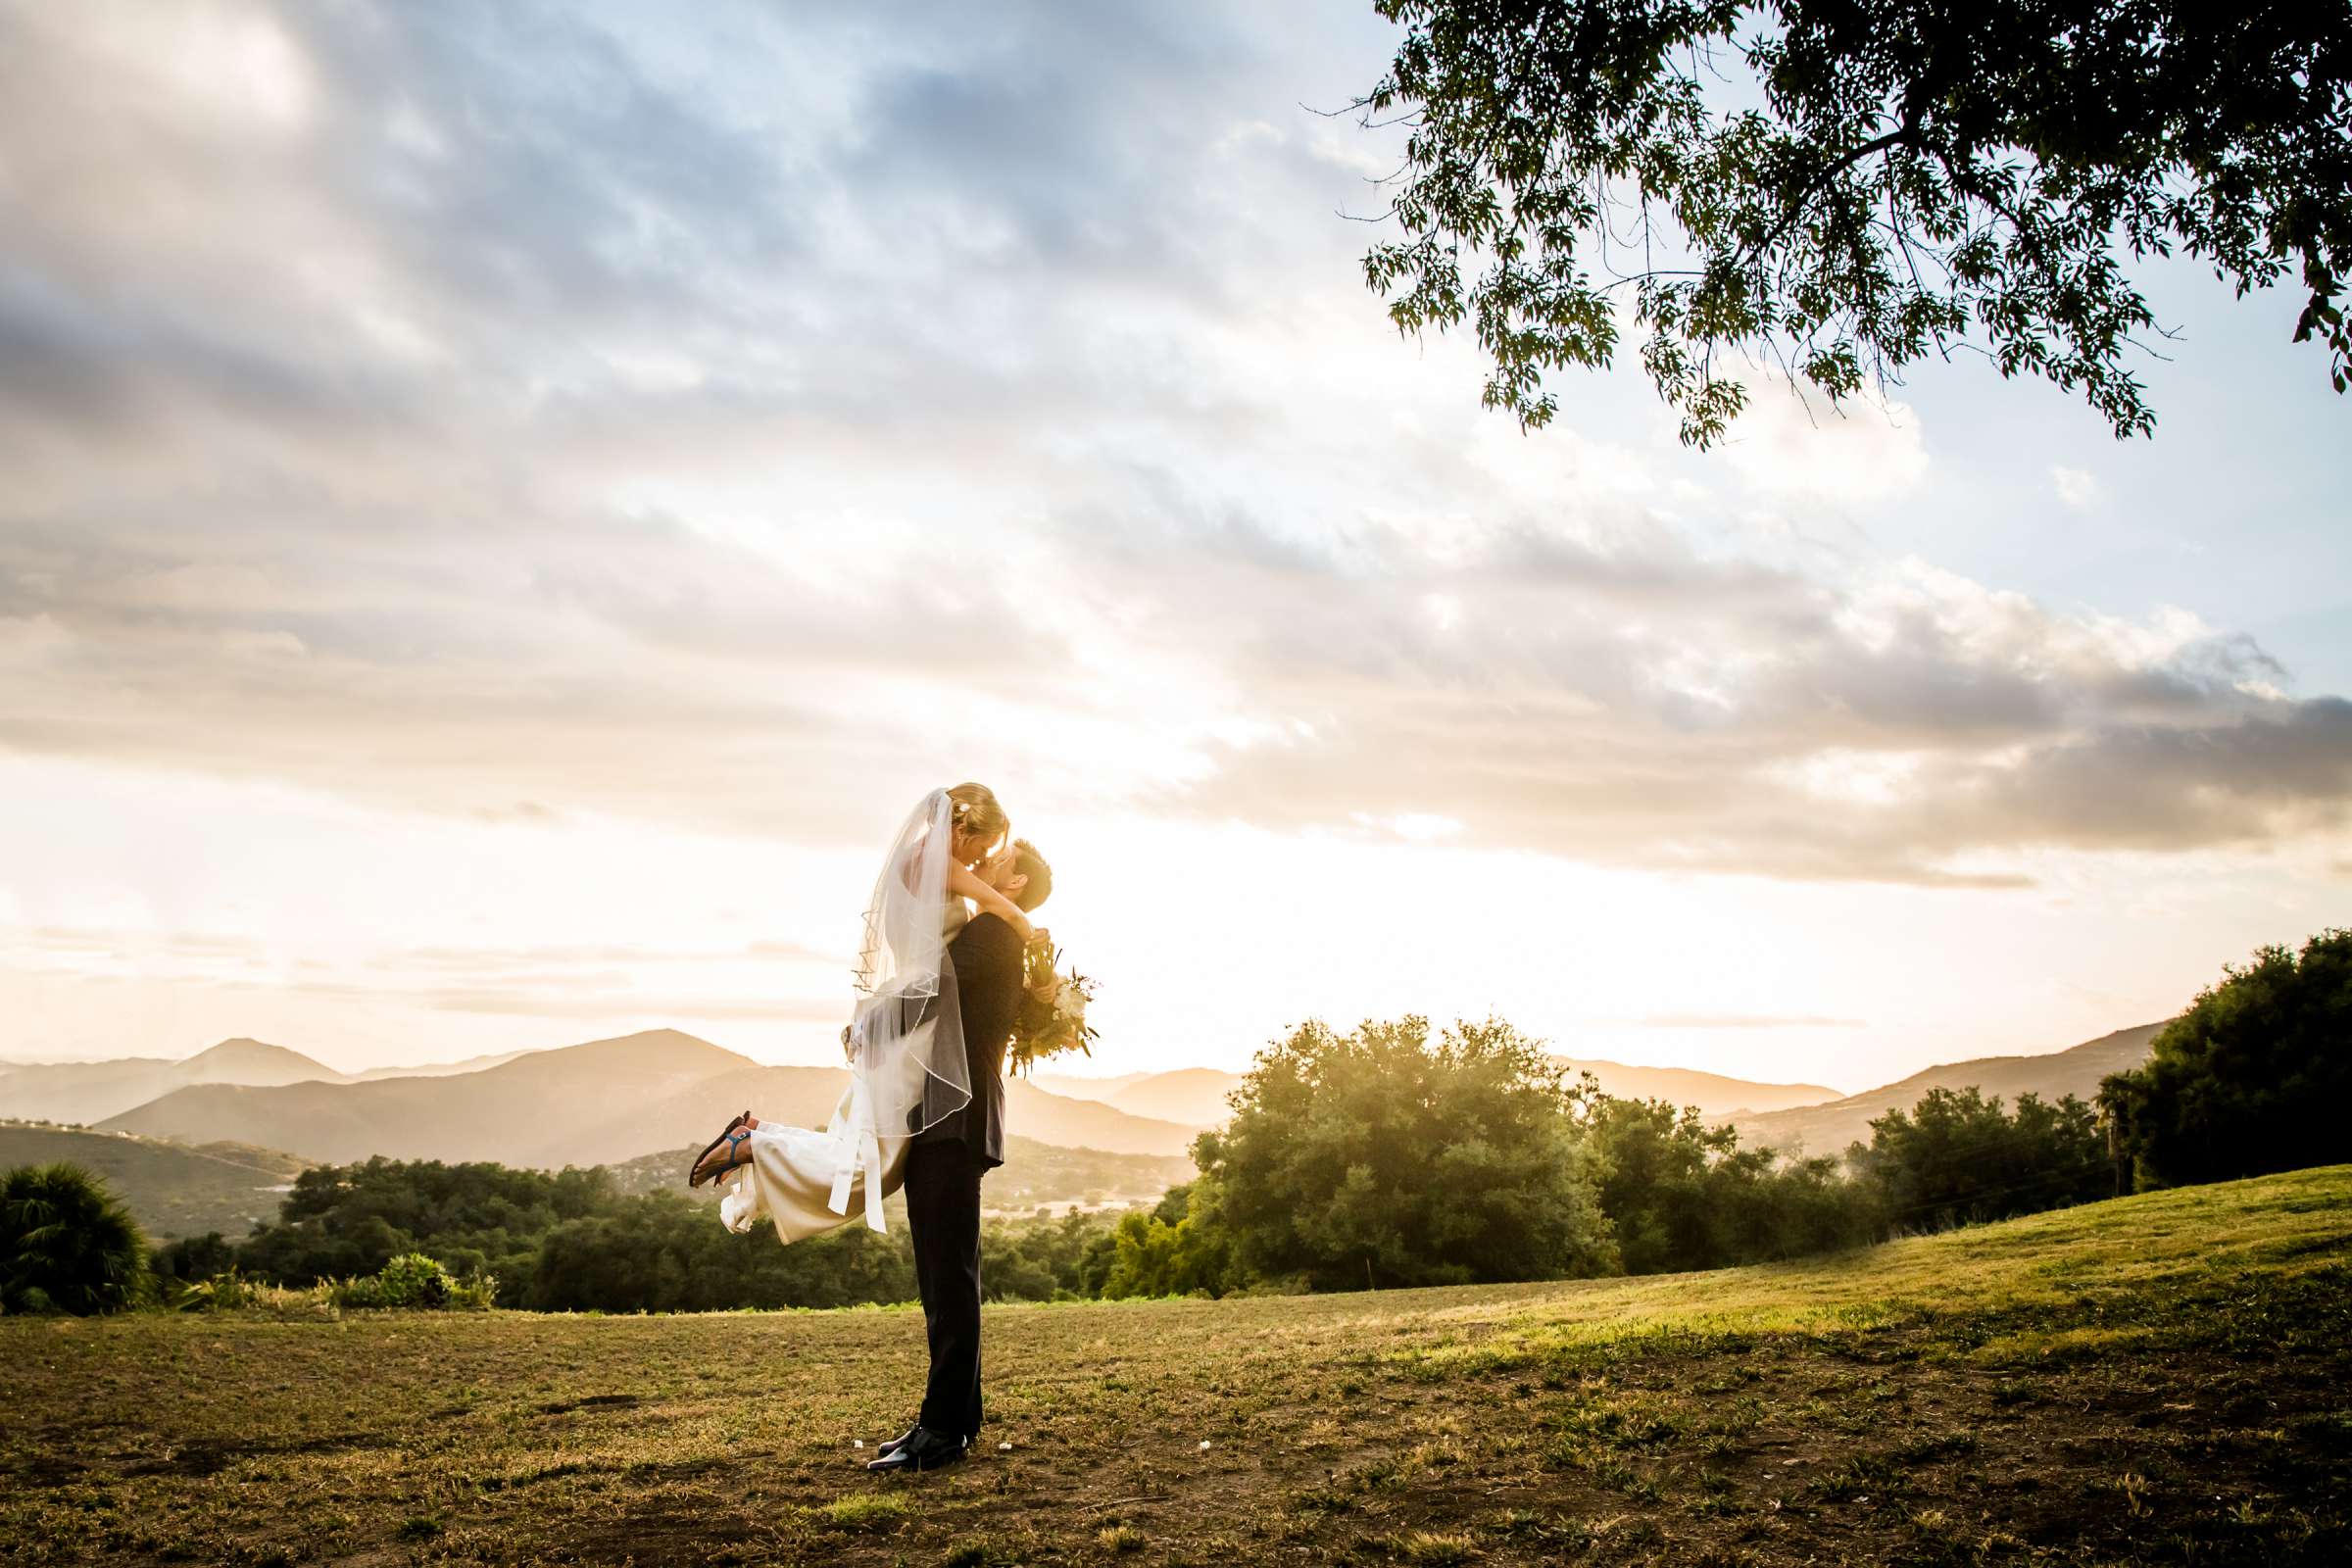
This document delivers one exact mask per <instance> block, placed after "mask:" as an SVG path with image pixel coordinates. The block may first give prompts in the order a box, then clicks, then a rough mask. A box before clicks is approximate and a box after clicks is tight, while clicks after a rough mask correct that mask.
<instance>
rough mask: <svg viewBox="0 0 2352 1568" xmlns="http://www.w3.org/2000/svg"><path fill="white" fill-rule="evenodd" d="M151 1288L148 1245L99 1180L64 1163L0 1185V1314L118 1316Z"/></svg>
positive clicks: (23, 1169) (21, 1172) (18, 1174)
mask: <svg viewBox="0 0 2352 1568" xmlns="http://www.w3.org/2000/svg"><path fill="white" fill-rule="evenodd" d="M149 1285H150V1276H149V1274H148V1270H147V1239H146V1238H145V1237H144V1236H142V1235H141V1234H140V1233H139V1226H138V1221H136V1220H134V1219H132V1218H131V1217H130V1211H129V1210H128V1209H126V1208H124V1207H123V1204H122V1202H121V1201H119V1200H118V1199H116V1197H115V1196H114V1194H113V1193H111V1192H109V1191H108V1190H107V1186H106V1183H105V1181H104V1180H103V1179H101V1178H100V1177H97V1176H94V1175H92V1174H91V1173H90V1172H88V1171H86V1170H83V1169H82V1168H81V1167H80V1166H78V1165H69V1164H63V1163H60V1164H55V1165H23V1166H19V1167H18V1168H17V1169H15V1170H12V1171H10V1172H9V1173H8V1174H7V1175H6V1176H5V1177H4V1178H0V1312H72V1313H74V1314H75V1315H77V1316H86V1315H88V1314H90V1313H93V1312H117V1311H121V1310H122V1309H123V1307H126V1306H131V1305H135V1304H136V1303H138V1302H139V1301H141V1300H143V1299H146V1297H147V1295H148V1291H149Z"/></svg>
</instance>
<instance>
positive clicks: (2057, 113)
mask: <svg viewBox="0 0 2352 1568" xmlns="http://www.w3.org/2000/svg"><path fill="white" fill-rule="evenodd" d="M1376 8H1377V9H1378V10H1379V12H1380V14H1381V15H1382V16H1384V17H1387V18H1388V19H1389V20H1390V21H1392V22H1396V23H1398V24H1400V25H1402V26H1403V28H1404V36H1403V39H1402V41H1401V42H1400V43H1399V45H1398V47H1397V54H1396V58H1395V60H1394V62H1393V63H1392V65H1391V68H1390V71H1389V73H1388V74H1387V75H1386V76H1385V77H1383V78H1382V79H1381V80H1380V81H1379V82H1378V83H1377V84H1376V85H1375V86H1374V87H1373V88H1372V90H1371V91H1370V92H1369V93H1367V94H1366V95H1365V96H1364V97H1363V98H1361V99H1359V100H1358V101H1357V104H1356V106H1355V107H1356V108H1357V109H1358V110H1360V111H1361V112H1362V115H1363V119H1364V120H1365V122H1366V123H1373V122H1375V121H1382V120H1388V121H1393V120H1398V119H1400V120H1402V121H1404V122H1405V123H1408V124H1409V125H1410V127H1411V131H1410V140H1409V142H1408V145H1407V150H1406V154H1405V160H1404V164H1403V167H1402V169H1401V170H1400V171H1399V172H1398V176H1397V192H1396V195H1395V199H1394V202H1393V203H1392V205H1391V206H1390V208H1389V210H1388V212H1387V214H1386V215H1384V216H1386V217H1389V218H1393V219H1395V220H1396V221H1397V223H1398V224H1399V225H1400V226H1401V228H1402V230H1403V236H1404V237H1403V238H1402V239H1400V240H1395V241H1386V242H1382V243H1379V244H1376V245H1374V246H1373V247H1372V249H1371V250H1370V251H1369V252H1368V253H1367V254H1366V255H1365V258H1364V275H1365V279H1366V281H1367V283H1368V284H1369V285H1370V286H1371V288H1372V289H1373V290H1374V291H1375V292H1376V293H1379V294H1381V295H1382V296H1384V297H1385V298H1386V299H1387V300H1388V301H1389V315H1390V317H1391V319H1393V320H1395V322H1396V323H1397V327H1398V328H1399V329H1400V330H1402V331H1405V332H1410V333H1416V334H1417V333H1420V332H1423V331H1425V330H1427V329H1429V328H1431V327H1436V328H1438V329H1440V330H1444V329H1446V328H1448V327H1452V326H1455V325H1458V324H1459V323H1460V322H1461V321H1462V320H1464V319H1465V318H1469V319H1475V322H1476V329H1477V334H1478V340H1479V343H1480V345H1481V346H1482V347H1483V348H1484V349H1485V350H1486V353H1487V356H1488V359H1489V361H1490V376H1489V379H1488V382H1487V387H1486V402H1487V405H1488V406H1489V407H1491V408H1499V409H1508V410H1509V411H1511V412H1512V413H1513V414H1515V415H1516V416H1517V417H1519V419H1520V421H1521V422H1522V424H1524V425H1529V426H1533V425H1540V424H1543V423H1544V422H1545V421H1546V420H1548V419H1549V418H1550V417H1551V416H1552V413H1553V411H1554V401H1553V398H1552V395H1551V394H1550V393H1549V392H1548V391H1546V390H1545V389H1544V377H1545V374H1546V372H1548V371H1552V370H1556V369H1560V368H1565V367H1568V366H1572V365H1575V366H1587V367H1599V366H1605V365H1607V364H1609V363H1610V362H1611V360H1612V359H1613V358H1614V355H1615V353H1616V349H1617V338H1618V333H1619V331H1620V329H1621V327H1624V326H1630V327H1631V328H1632V329H1633V330H1635V331H1637V332H1639V333H1642V335H1643V337H1642V345H1641V351H1640V352H1641V359H1642V368H1643V369H1644V370H1646V371H1647V372H1648V374H1649V377H1650V379H1651V381H1652V382H1653V383H1654V384H1655V385H1656V387H1657V389H1658V392H1659V394H1660V395H1661V396H1662V397H1663V398H1664V399H1665V400H1666V401H1667V403H1668V404H1669V405H1671V406H1672V407H1674V408H1675V409H1676V410H1677V411H1679V412H1680V414H1681V416H1682V420H1683V439H1684V440H1685V441H1687V442H1691V443H1693V444H1695V445H1698V446H1702V447H1703V446H1706V445H1708V444H1710V443H1712V442H1714V441H1716V440H1718V439H1720V438H1721V437H1722V436H1723V434H1724V433H1725V430H1726V428H1727V426H1728V425H1729V423H1730V421H1731V420H1732V419H1733V418H1734V417H1737V415H1738V414H1739V412H1740V407H1741V404H1742V402H1743V399H1744V392H1743V389H1742V387H1741V384H1740V381H1739V380H1737V379H1735V378H1733V377H1732V376H1730V375H1728V374H1727V373H1726V372H1725V369H1724V365H1725V363H1726V361H1727V360H1734V361H1736V360H1743V359H1749V358H1753V359H1757V360H1770V361H1774V362H1777V363H1778V364H1779V365H1780V366H1781V367H1783V368H1785V369H1786V370H1787V371H1788V372H1789V375H1790V376H1791V377H1792V378H1801V379H1802V380H1804V381H1808V382H1810V383H1811V384H1812V385H1813V386H1814V387H1817V388H1818V389H1820V390H1821V391H1822V392H1823V393H1825V394H1827V395H1828V396H1829V397H1830V398H1831V399H1832V400H1833V401H1836V400H1841V399H1843V398H1846V397H1848V396H1851V395H1853V394H1855V393H1857V392H1859V391H1861V390H1862V389H1863V388H1864V387H1865V386H1866V385H1867V384H1869V382H1870V381H1871V380H1873V379H1874V378H1877V379H1881V380H1892V379H1897V378H1899V375H1900V372H1901V370H1902V368H1903V367H1905V366H1907V365H1910V364H1912V363H1914V362H1916V361H1918V360H1919V359H1921V358H1922V357H1923V356H1926V355H1929V354H1937V355H1942V356H1944V357H1947V358H1948V357H1949V356H1950V355H1951V354H1952V353H1953V352H1954V351H1956V350H1960V349H1963V348H1968V349H1974V350H1976V351H1978V352H1982V353H1984V354H1985V355H1986V356H1987V357H1988V358H1989V360H1990V362H1991V364H1992V365H1993V366H1994V367H1995V368H1997V369H1998V370H1999V371H2000V373H2001V374H2002V375H2003V376H2004V377H2006V376H2011V375H2016V374H2019V373H2021V372H2022V373H2028V374H2034V375H2039V376H2042V377H2045V378H2047V379H2048V380H2050V381H2052V382H2054V383H2055V384H2056V385H2058V386H2060V387H2063V388H2067V389H2070V390H2072V389H2077V388H2080V390H2081V392H2082V396H2083V397H2084V398H2086V399H2087V400H2088V402H2089V403H2090V404H2091V406H2092V407H2093V408H2095V409H2097V410H2098V412H2099V413H2100V414H2101V415H2103V416H2104V417H2106V418H2107V420H2108V421H2109V423H2110V424H2111V425H2112V426H2113V427H2114V429H2115V432H2116V434H2117V435H2119V436H2124V435H2130V434H2131V433H2134V432H2145V431H2147V430H2149V429H2151V428H2152V427H2153V425H2154V419H2155V416H2154V414H2153V412H2152V411H2151V410H2150V409H2149V408H2148V406H2147V405H2146V403H2145V402H2144V401H2143V399H2142V397H2141V389H2140V385H2139V382H2138V380H2137V379H2136V378H2135V377H2134V376H2133V375H2132V373H2131V370H2130V369H2129V368H2127V366H2126V364H2125V358H2126V352H2127V350H2128V349H2129V348H2130V347H2131V346H2132V345H2133V344H2134V342H2135V341H2136V340H2137V337H2138V335H2139V334H2141V333H2143V332H2145V331H2147V330H2148V329H2149V328H2150V327H2152V326H2153V325H2154V318H2153V315H2152V313H2151V312H2150V310H2149V308H2148V305H2147V302H2146V300H2145V299H2144V298H2143V297H2142V296H2141V294H2140V292H2139V290H2138V289H2137V288H2136V287H2135V286H2134V285H2133V284H2132V282H2131V279H2130V276H2129V275H2128V272H2127V269H2126V259H2127V258H2137V257H2143V256H2147V255H2150V254H2156V255H2165V254H2170V253H2171V252H2173V251H2175V250H2178V251H2180V252H2183V253H2185V254H2187V255H2190V256H2193V257H2196V258H2198V259H2200V260H2201V261H2204V262H2206V263H2209V264H2210V265H2211V266H2212V268H2213V270H2214V271H2215V272H2216V273H2217V274H2218V275H2220V276H2222V277H2225V278H2227V279H2229V281H2230V282H2232V283H2233V284H2234V285H2235V286H2236V288H2237V290H2238V292H2240V293H2241V294H2242V293H2244V292H2246V291H2247V290H2249V289H2253V288H2259V287H2267V286H2270V285H2272V284H2275V283H2278V282H2280V281H2282V280H2285V279H2287V278H2288V277H2289V276H2290V275H2293V274H2296V273H2299V282H2300V284H2301V286H2302V288H2303V289H2304V290H2305V291H2306V303H2305V305H2304V309H2303V312H2302V316H2301V318H2300V319H2299V320H2298V321H2297V322H2296V326H2295V334H2294V335H2295V340H2296V341H2297V342H2302V341H2305V340H2308V339H2312V338H2318V339H2320V340H2321V341H2322V342H2324V343H2325V344H2327V347H2328V349H2329V350H2330V356H2331V361H2330V366H2329V374H2330V377H2331V379H2332V381H2333V384H2334V386H2335V389H2336V391H2338V392H2339V393H2340V392H2342V391H2343V390H2344V389H2345V386H2346V384H2347V379H2348V376H2352V367H2348V363H2347V356H2348V355H2352V337H2348V336H2347V333H2346V325H2345V321H2344V317H2343V314H2342V311H2341V309H2340V308H2339V303H2338V302H2339V299H2340V296H2341V294H2342V291H2343V286H2344V285H2343V280H2344V277H2345V274H2346V271H2347V269H2352V42H2348V40H2352V24H2348V22H2347V18H2346V15H2345V11H2344V7H2343V5H2342V4H2341V3H2340V0H2338V3H2330V4H2316V5H2315V4H2309V3H2299V0H2246V3H2243V4H2238V5H2232V6H2197V5H2190V4H2187V3H2185V0H1978V3H1976V4H1972V5H1959V6H1955V5H1945V4H1931V3H1927V0H1865V3H1855V0H1376ZM1466 267H1467V268H1469V269H1472V270H1475V276H1471V277H1466V276H1465V268H1466ZM1719 356H1722V357H1723V358H1719Z"/></svg>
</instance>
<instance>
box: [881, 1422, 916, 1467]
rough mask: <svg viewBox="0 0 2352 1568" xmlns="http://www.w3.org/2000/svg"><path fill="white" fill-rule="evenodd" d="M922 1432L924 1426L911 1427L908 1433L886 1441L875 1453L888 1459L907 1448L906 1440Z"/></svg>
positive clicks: (905, 1432)
mask: <svg viewBox="0 0 2352 1568" xmlns="http://www.w3.org/2000/svg"><path fill="white" fill-rule="evenodd" d="M921 1430H922V1426H921V1424H920V1423H917V1424H916V1425H914V1426H910V1427H908V1428H907V1430H906V1431H904V1432H902V1433H900V1434H899V1435H898V1436H897V1437H895V1438H888V1439H885V1440H884V1441H883V1442H882V1443H881V1445H880V1446H877V1447H876V1448H875V1450H874V1451H875V1452H876V1453H879V1454H880V1455H882V1457H883V1458H885V1459H887V1458H889V1457H890V1456H891V1455H892V1454H894V1453H896V1452H898V1451H899V1450H900V1449H901V1448H904V1447H905V1446H907V1439H908V1438H911V1437H913V1436H914V1435H915V1434H916V1433H917V1432H920V1431H921Z"/></svg>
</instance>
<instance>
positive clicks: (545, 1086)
mask: <svg viewBox="0 0 2352 1568" xmlns="http://www.w3.org/2000/svg"><path fill="white" fill-rule="evenodd" d="M847 1076H848V1075H847V1074H846V1073H845V1072H844V1071H843V1070H842V1069H841V1068H837V1067H768V1066H762V1065H761V1064H760V1063H759V1062H756V1061H753V1060H752V1059H751V1058H750V1057H748V1056H742V1055H738V1054H736V1053H734V1052H732V1051H727V1050H725V1049H723V1048H721V1047H718V1046H714V1045H712V1044H711V1042H709V1041H707V1040H701V1039H698V1038H696V1037H695V1036H693V1035H689V1034H685V1033H682V1032H680V1031H678V1030H675V1029H655V1030H648V1031H645V1032H644V1033H641V1034H634V1035H624V1036H621V1037H618V1038H616V1039H612V1040H598V1041H591V1042H589V1043H587V1044H585V1045H579V1046H568V1047H565V1048H563V1049H561V1050H556V1051H533V1052H528V1053H526V1054H522V1055H519V1056H516V1057H515V1058H514V1059H512V1060H510V1061H506V1062H502V1063H501V1064H499V1065H498V1066H495V1067H490V1068H485V1069H483V1070H481V1071H478V1072H469V1073H458V1074H451V1075H445V1076H438V1077H405V1078H386V1079H378V1080H374V1081H371V1082H364V1083H297V1084H286V1085H281V1086H277V1087H270V1088H257V1087H252V1086H246V1085H230V1084H197V1085H191V1086H189V1087H185V1088H178V1089H174V1090H172V1092H170V1093H168V1094H165V1095H163V1096H161V1097H160V1098H158V1099H156V1100H154V1101H151V1102H149V1103H145V1104H141V1105H138V1106H135V1107H133V1108H131V1109H128V1110H125V1111H123V1112H122V1113H120V1114H117V1115H114V1116H111V1117H109V1118H107V1119H106V1120H105V1122H104V1123H103V1125H104V1126H105V1127H106V1128H107V1129H108V1130H112V1131H123V1132H132V1133H142V1134H146V1135H149V1136H156V1137H167V1138H180V1139H191V1140H206V1139H216V1138H227V1139H233V1140H235V1141H237V1142H240V1143H249V1144H258V1145H262V1146H264V1147H267V1148H272V1149H283V1150H287V1151H290V1152H294V1153H297V1154H300V1155H302V1156H304V1157H306V1158H309V1159H313V1160H319V1161H331V1162H335V1163H343V1162H347V1161H350V1160H355V1159H365V1158H367V1157H368V1155H370V1154H383V1155H386V1156H387V1157H391V1158H398V1159H447V1160H460V1159H495V1160H499V1161H501V1162H502V1163H505V1164H510V1165H535V1166H546V1167H556V1166H562V1165H604V1164H613V1163H616V1162H619V1161H622V1160H628V1159H633V1158H635V1157H636V1156H638V1155H640V1154H650V1153H654V1152H659V1151H662V1150H670V1149H677V1148H680V1147H683V1146H685V1145H687V1144H690V1143H691V1144H695V1145H698V1146H699V1145H700V1144H701V1143H702V1141H703V1140H704V1139H706V1138H708V1137H710V1136H711V1133H712V1132H713V1131H715V1130H716V1129H717V1128H718V1127H719V1126H720V1125H721V1124H723V1123H724V1122H725V1120H726V1118H727V1117H728V1116H730V1115H732V1114H734V1113H735V1112H736V1111H738V1110H741V1109H743V1108H744V1107H745V1106H746V1105H749V1106H750V1107H752V1108H753V1109H754V1110H756V1111H758V1112H759V1113H760V1116H762V1117H770V1116H772V1117H774V1118H775V1119H777V1120H779V1121H791V1122H798V1123H801V1124H802V1125H805V1126H822V1125H823V1124H824V1122H825V1120H826V1118H827V1117H828V1116H829V1114H830V1113H831V1111H832V1108H833V1104H834V1102H835V1101H837V1100H838V1099H839V1098H840V1097H841V1091H842V1088H843V1086H844V1085H845V1084H846V1082H847ZM1005 1115H1006V1119H1007V1122H1008V1124H1009V1125H1010V1126H1012V1127H1015V1128H1017V1129H1019V1131H1020V1132H1021V1134H1022V1135H1023V1136H1026V1137H1031V1138H1035V1139H1037V1140H1038V1141H1039V1142H1041V1143H1048V1144H1055V1145H1059V1146H1061V1147H1064V1148H1086V1149H1096V1150H1102V1151H1103V1152H1110V1153H1123V1154H1152V1155H1161V1156H1167V1155H1175V1154H1181V1153H1183V1152H1185V1151H1186V1150H1187V1149H1188V1148H1189V1147H1190V1145H1191V1143H1192V1137H1193V1130H1192V1129H1191V1128H1189V1127H1184V1126H1180V1125H1178V1124H1175V1123H1172V1122H1164V1121H1154V1120H1150V1119H1147V1118H1144V1117H1139V1116H1132V1115H1129V1114H1127V1113H1126V1112H1124V1111H1121V1110H1119V1109H1117V1108H1115V1107H1113V1106H1110V1105H1103V1104H1096V1103H1087V1102H1082V1101H1071V1100H1064V1099H1062V1098H1061V1097H1059V1096H1056V1095H1051V1094H1048V1093H1046V1092H1045V1091H1043V1090H1041V1089H1038V1088H1036V1087H1034V1086H1032V1085H1030V1084H1028V1083H1025V1082H1021V1081H1018V1080H1016V1081H1014V1082H1013V1083H1011V1084H1009V1085H1008V1086H1007V1089H1006V1103H1005Z"/></svg>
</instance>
